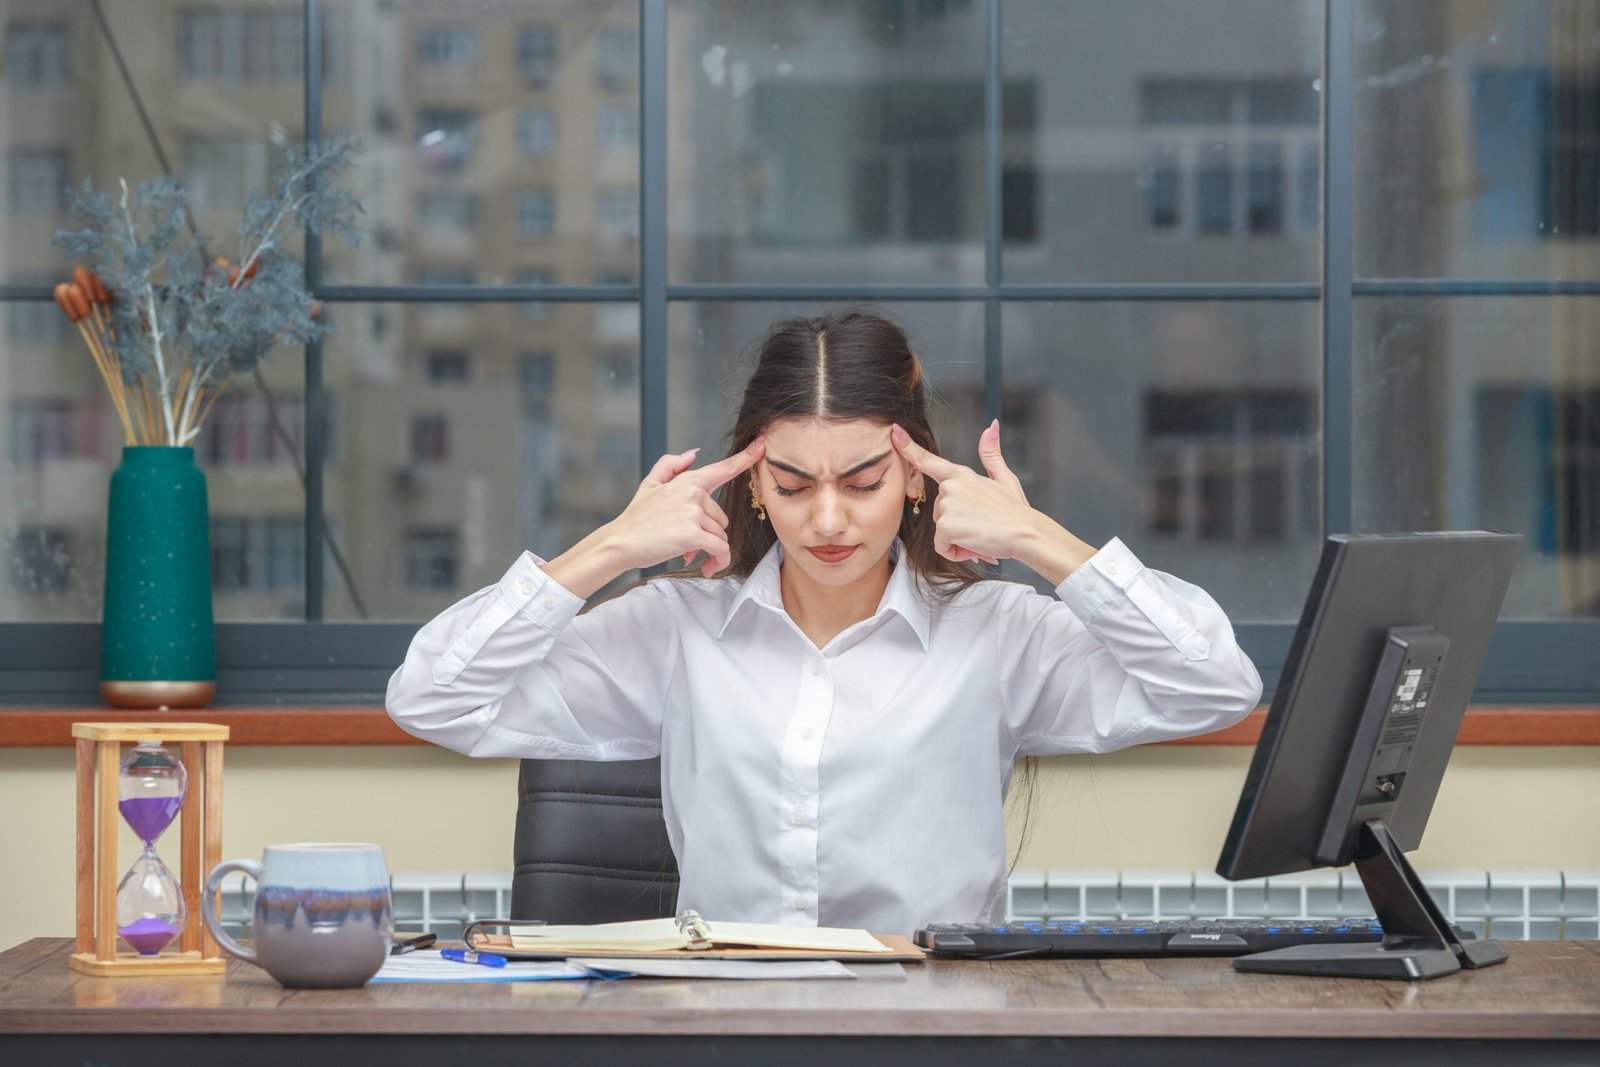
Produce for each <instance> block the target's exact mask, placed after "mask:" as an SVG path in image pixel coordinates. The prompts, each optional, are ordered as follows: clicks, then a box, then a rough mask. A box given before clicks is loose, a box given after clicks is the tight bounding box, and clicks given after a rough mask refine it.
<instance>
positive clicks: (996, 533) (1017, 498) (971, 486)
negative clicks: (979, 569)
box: [889, 419, 1034, 563]
mask: <svg viewBox="0 0 1600 1067" xmlns="http://www.w3.org/2000/svg"><path fill="white" fill-rule="evenodd" d="M889 438H890V440H891V441H892V442H893V443H894V447H895V450H896V451H898V452H899V453H900V455H901V456H902V457H904V458H905V460H906V462H908V463H910V464H911V465H912V466H913V467H915V468H916V469H917V470H918V471H919V472H920V473H921V474H922V476H923V477H924V478H931V479H933V480H934V481H935V482H938V483H939V495H938V497H937V498H936V499H935V500H934V502H933V522H934V531H935V532H934V536H933V547H934V550H935V551H937V552H938V553H939V555H941V556H943V557H944V558H945V559H949V560H955V561H956V562H961V561H962V560H969V559H981V560H986V561H987V562H989V563H998V562H999V561H1000V560H1002V559H1008V558H1010V557H1011V556H1014V555H1016V545H1015V543H1014V542H1015V538H1016V534H1017V531H1018V530H1019V529H1020V528H1021V527H1022V526H1023V525H1024V524H1025V523H1027V522H1029V521H1030V520H1031V519H1032V517H1033V514H1034V511H1033V508H1031V507H1029V506H1028V497H1027V494H1026V493H1024V492H1023V491H1022V482H1021V481H1019V480H1018V479H1017V476H1016V475H1015V474H1013V473H1011V468H1010V467H1008V466H1006V461H1005V457H1004V456H1002V455H1001V454H1000V420H998V419H996V420H995V421H994V422H992V423H990V424H989V428H988V429H986V430H984V431H983V435H982V436H981V437H979V438H978V458H979V459H981V460H982V461H983V469H984V470H986V471H988V472H989V476H988V477H984V476H983V475H981V474H979V473H978V472H977V471H975V470H973V469H972V468H971V467H964V466H962V465H961V464H959V463H952V462H950V461H949V460H947V459H945V458H944V457H942V456H936V455H934V454H933V453H932V452H929V451H928V450H927V449H925V448H923V447H922V446H921V445H919V444H917V443H916V442H915V441H913V440H912V439H911V435H910V434H908V433H906V432H905V430H904V429H902V428H901V427H900V426H898V425H896V426H894V427H893V428H892V429H890V431H889Z"/></svg>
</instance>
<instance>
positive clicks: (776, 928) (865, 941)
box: [710, 921, 894, 952]
mask: <svg viewBox="0 0 1600 1067" xmlns="http://www.w3.org/2000/svg"><path fill="white" fill-rule="evenodd" d="M710 926H711V940H712V943H713V944H716V945H759V946H762V947H764V948H794V949H812V950H815V951H818V952H841V951H843V952H893V951H894V949H892V948H890V947H889V946H888V945H885V944H884V943H883V942H882V941H879V940H878V939H877V938H875V937H873V936H872V935H871V934H869V933H867V932H866V931H865V930H847V929H844V928H843V927H838V926H784V925H779V924H776V923H726V922H715V921H713V922H711V924H710Z"/></svg>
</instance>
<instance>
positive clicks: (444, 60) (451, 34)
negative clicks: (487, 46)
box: [417, 22, 478, 67]
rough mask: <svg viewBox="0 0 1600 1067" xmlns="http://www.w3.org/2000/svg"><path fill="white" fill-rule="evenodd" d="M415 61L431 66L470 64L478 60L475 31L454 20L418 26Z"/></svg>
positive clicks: (462, 65)
mask: <svg viewBox="0 0 1600 1067" xmlns="http://www.w3.org/2000/svg"><path fill="white" fill-rule="evenodd" d="M417 62H418V63H421V64H423V65H424V66H433V67H470V66H472V65H473V64H475V63H477V62H478V31H477V30H475V29H473V28H472V27H471V26H468V25H465V24H462V23H456V22H430V23H427V24H425V25H422V26H419V27H417Z"/></svg>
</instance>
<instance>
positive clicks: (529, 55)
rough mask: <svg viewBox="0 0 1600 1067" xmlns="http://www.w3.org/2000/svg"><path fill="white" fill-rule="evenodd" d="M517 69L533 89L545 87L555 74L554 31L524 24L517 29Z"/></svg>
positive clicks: (544, 27) (548, 85)
mask: <svg viewBox="0 0 1600 1067" xmlns="http://www.w3.org/2000/svg"><path fill="white" fill-rule="evenodd" d="M517 69H518V70H520V71H521V72H522V76H523V77H524V78H525V79H527V81H528V84H529V85H530V86H532V87H533V88H535V89H547V88H549V87H550V84H551V82H553V81H555V75H556V31H555V29H554V28H553V27H550V26H524V27H522V28H521V29H520V30H518V31H517Z"/></svg>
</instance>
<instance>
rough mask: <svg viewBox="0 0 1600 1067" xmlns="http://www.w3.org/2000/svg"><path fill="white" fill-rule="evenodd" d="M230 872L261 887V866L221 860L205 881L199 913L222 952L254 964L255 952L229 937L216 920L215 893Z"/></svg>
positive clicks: (245, 862)
mask: <svg viewBox="0 0 1600 1067" xmlns="http://www.w3.org/2000/svg"><path fill="white" fill-rule="evenodd" d="M230 871H243V872H244V873H245V874H248V875H249V876H250V877H251V878H254V879H255V882H256V885H257V886H260V885H261V864H259V863H257V862H256V861H255V860H223V861H222V862H221V863H219V864H217V865H216V866H215V867H213V868H212V869H211V875H210V877H208V878H207V879H206V891H205V892H204V893H203V894H201V897H200V913H201V914H202V915H204V916H205V919H206V929H208V930H210V931H211V936H212V937H214V938H216V939H217V944H218V945H220V946H222V950H223V951H224V952H227V953H229V954H230V955H234V956H238V957H239V958H240V959H241V960H247V961H249V962H250V963H255V962H256V950H255V949H253V948H245V947H244V946H243V945H241V944H239V942H237V941H235V940H234V939H233V938H231V937H229V936H228V934H227V932H226V931H225V930H223V929H222V923H221V921H220V920H218V918H217V891H218V890H219V889H221V888H222V879H223V876H224V875H226V874H228V873H229V872H230Z"/></svg>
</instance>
